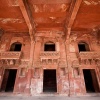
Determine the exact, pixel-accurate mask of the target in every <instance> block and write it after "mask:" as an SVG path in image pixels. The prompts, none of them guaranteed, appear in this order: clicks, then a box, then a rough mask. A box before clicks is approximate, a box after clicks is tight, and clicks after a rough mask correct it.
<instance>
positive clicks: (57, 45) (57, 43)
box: [56, 42, 60, 51]
mask: <svg viewBox="0 0 100 100" xmlns="http://www.w3.org/2000/svg"><path fill="white" fill-rule="evenodd" d="M56 50H57V51H60V47H59V42H56Z"/></svg>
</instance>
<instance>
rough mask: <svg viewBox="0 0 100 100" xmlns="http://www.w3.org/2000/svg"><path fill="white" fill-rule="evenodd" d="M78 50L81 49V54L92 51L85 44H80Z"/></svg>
mask: <svg viewBox="0 0 100 100" xmlns="http://www.w3.org/2000/svg"><path fill="white" fill-rule="evenodd" d="M78 49H79V52H81V51H84V52H85V51H90V48H89V45H88V44H87V43H85V42H79V43H78Z"/></svg>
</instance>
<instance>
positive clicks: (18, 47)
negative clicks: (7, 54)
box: [10, 42, 22, 51]
mask: <svg viewBox="0 0 100 100" xmlns="http://www.w3.org/2000/svg"><path fill="white" fill-rule="evenodd" d="M21 47H22V44H21V43H20V42H15V43H13V44H12V45H11V47H10V51H21Z"/></svg>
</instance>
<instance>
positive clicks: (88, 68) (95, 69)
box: [81, 66, 100, 93]
mask: <svg viewBox="0 0 100 100" xmlns="http://www.w3.org/2000/svg"><path fill="white" fill-rule="evenodd" d="M84 69H87V70H94V71H95V76H96V79H97V83H98V87H99V90H100V83H99V79H98V75H97V68H94V67H92V68H91V67H87V66H86V67H85V68H81V72H82V78H83V79H84V74H83V70H84ZM84 89H85V93H87V91H86V85H85V79H84ZM94 93H95V92H94Z"/></svg>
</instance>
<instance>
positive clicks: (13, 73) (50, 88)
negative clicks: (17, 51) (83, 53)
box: [0, 68, 100, 95]
mask: <svg viewBox="0 0 100 100" xmlns="http://www.w3.org/2000/svg"><path fill="white" fill-rule="evenodd" d="M66 70H67V69H65V68H58V69H41V68H35V69H16V68H14V69H12V68H7V69H1V70H0V75H1V76H0V91H1V92H5V93H9V92H12V93H22V94H31V95H40V94H42V93H53V94H55V93H57V94H64V95H84V94H87V93H100V73H98V70H97V69H95V68H93V69H85V68H84V69H74V70H72V71H71V72H69V73H68V71H66Z"/></svg>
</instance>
